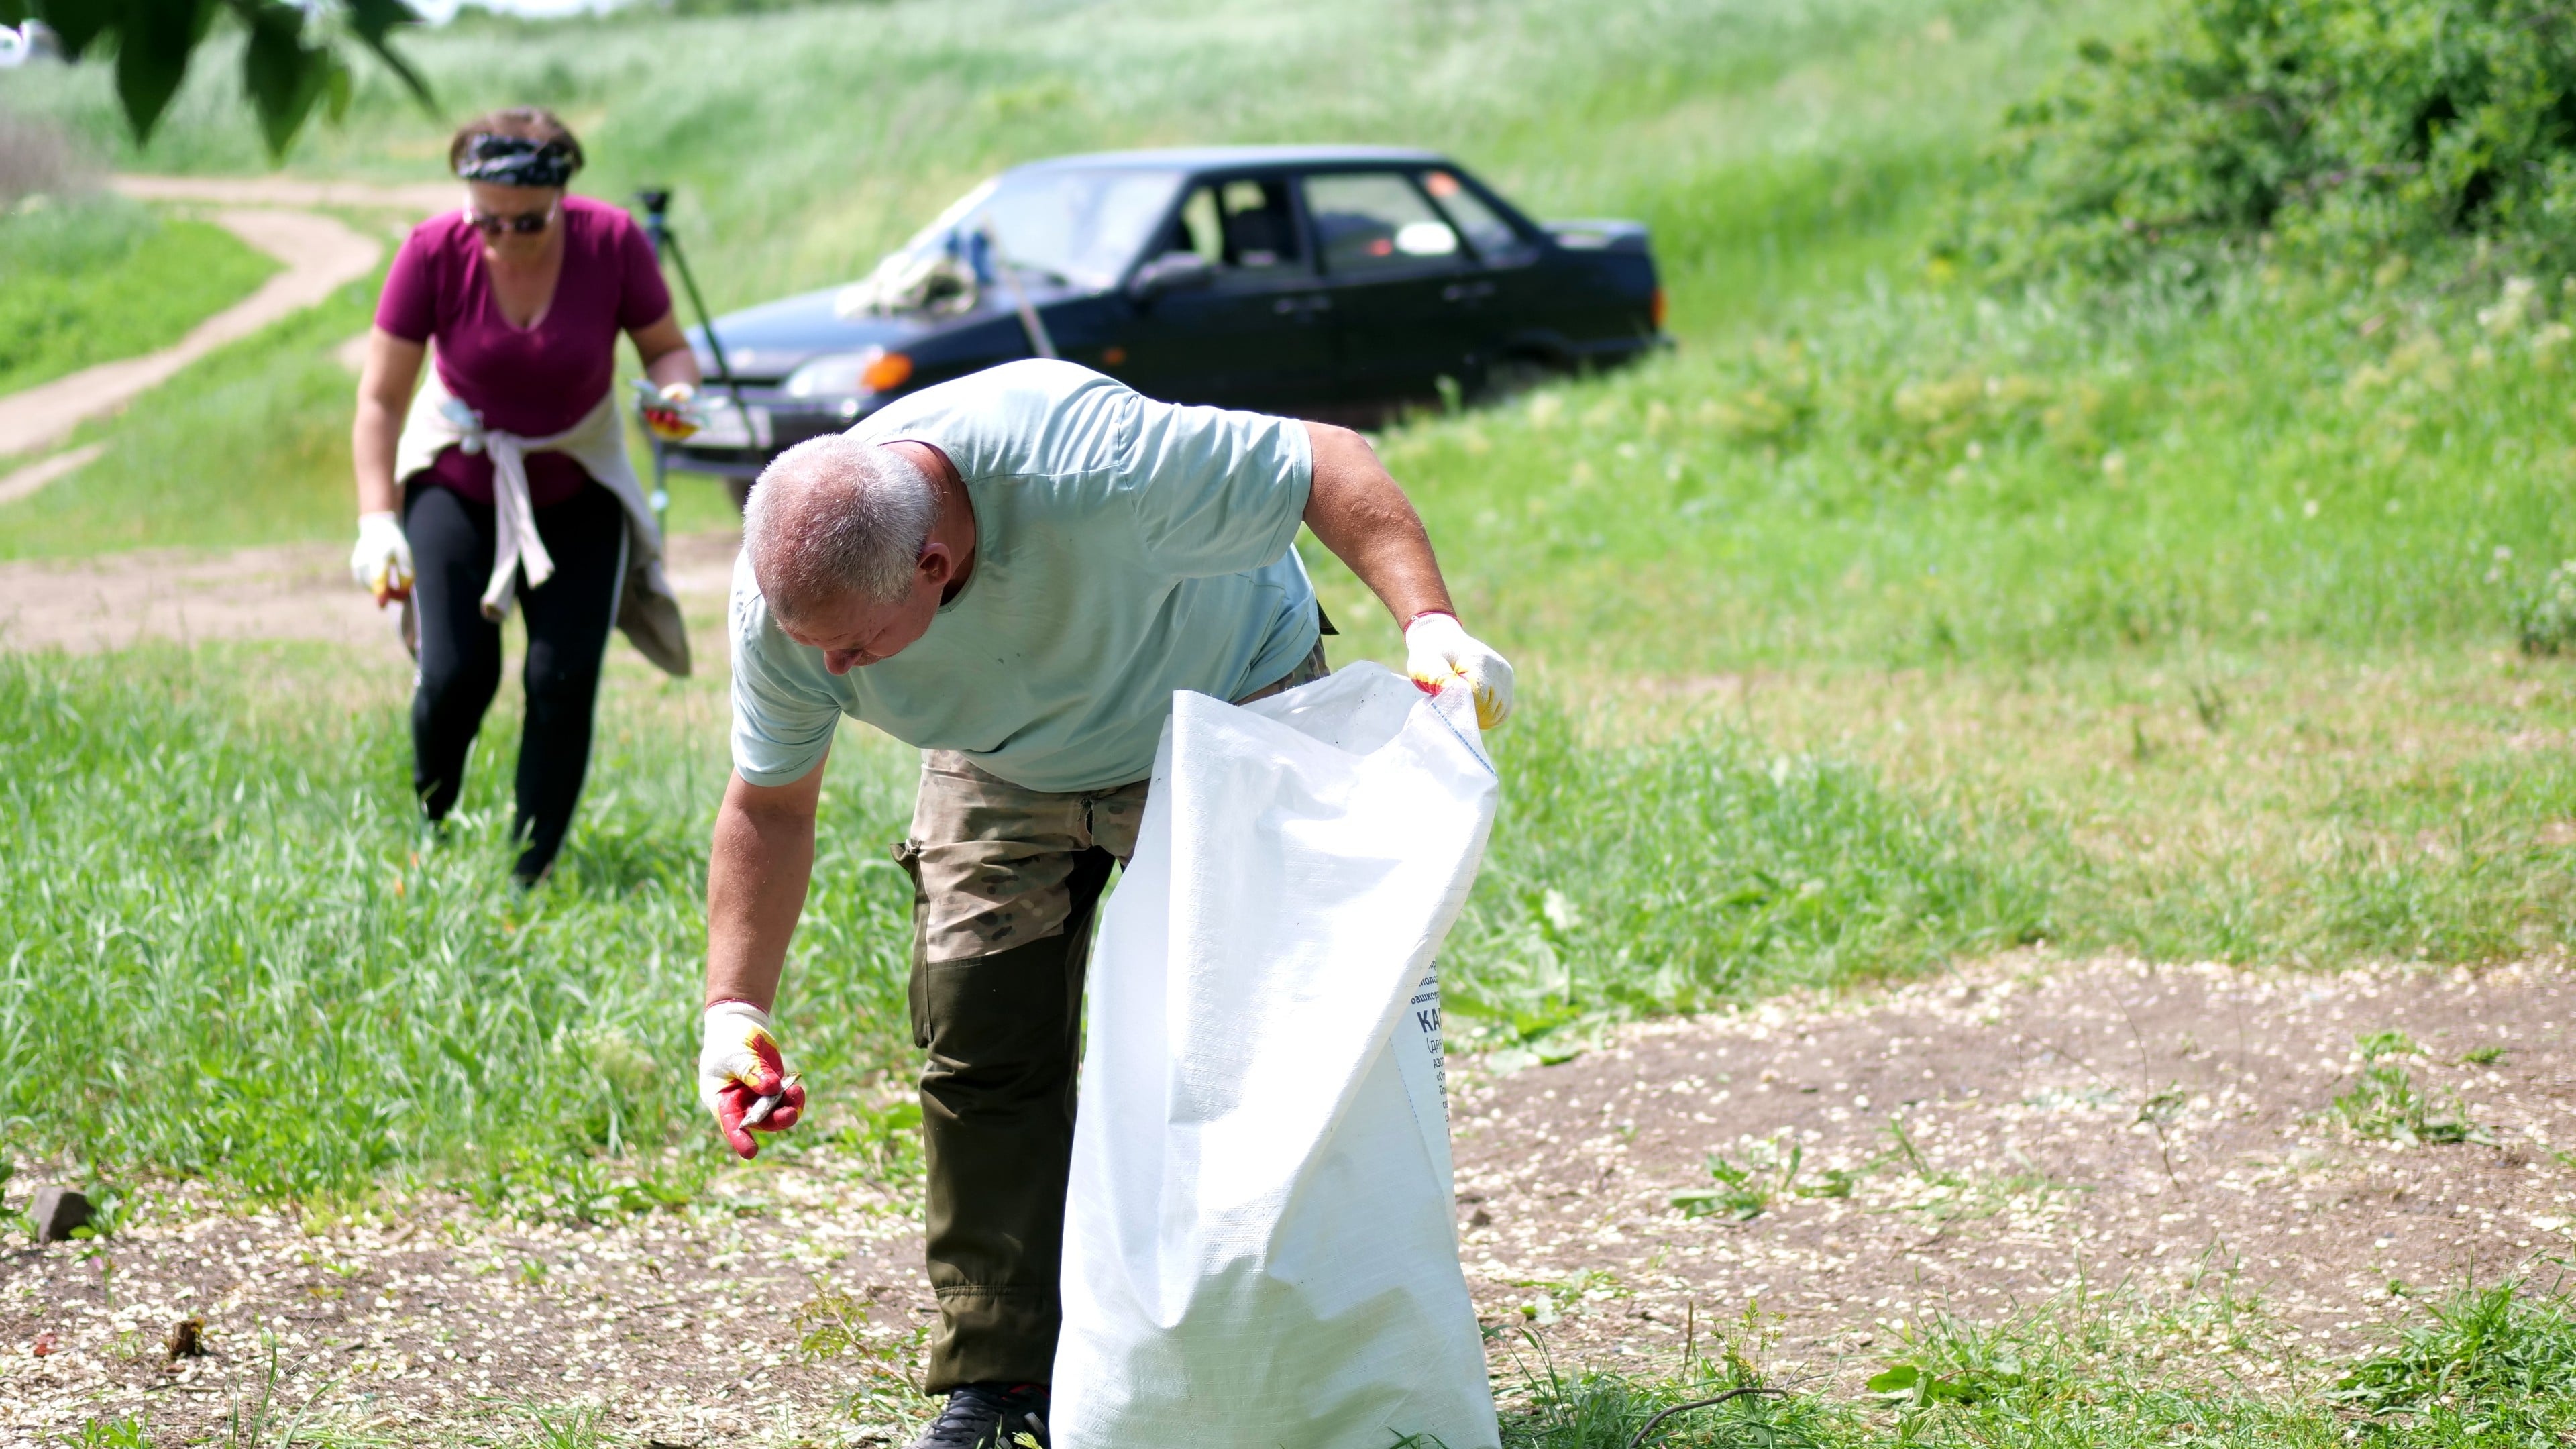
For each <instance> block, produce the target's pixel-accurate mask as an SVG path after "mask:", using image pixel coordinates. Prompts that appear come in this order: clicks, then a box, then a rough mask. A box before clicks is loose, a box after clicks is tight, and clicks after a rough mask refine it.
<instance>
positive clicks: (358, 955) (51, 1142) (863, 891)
mask: <svg viewBox="0 0 2576 1449" xmlns="http://www.w3.org/2000/svg"><path fill="white" fill-rule="evenodd" d="M390 683H391V681H379V682H377V683H374V684H365V683H356V684H353V683H352V682H350V681H348V680H347V679H345V678H340V677H337V671H336V670H335V669H334V667H333V665H332V663H331V662H330V658H329V656H328V655H327V653H324V652H322V651H300V650H291V649H256V648H242V647H235V648H231V649H215V650H208V651H203V652H201V653H199V654H195V655H190V654H183V653H180V652H177V651H152V650H147V651H142V652H138V653H134V654H128V655H123V656H115V657H112V658H109V659H105V660H68V659H63V658H59V657H34V658H30V657H24V656H7V657H0V719H5V720H8V721H10V722H11V727H10V728H9V729H8V730H7V731H5V732H0V832H5V838H6V840H7V842H8V844H7V848H6V849H5V851H0V938H5V939H7V940H8V941H9V942H10V943H11V945H10V948H9V951H8V953H7V956H6V958H5V963H0V1120H7V1121H10V1122H12V1123H14V1124H16V1125H15V1127H14V1128H13V1137H16V1139H17V1141H18V1142H19V1143H20V1144H23V1145H24V1146H25V1147H28V1148H35V1149H40V1150H48V1151H51V1150H63V1149H68V1150H72V1151H76V1152H78V1153H80V1154H81V1155H83V1156H87V1157H93V1158H98V1159H101V1160H104V1161H106V1162H108V1163H110V1164H117V1163H126V1164H133V1165H137V1166H152V1167H158V1168H162V1169H168V1170H176V1171H182V1172H190V1173H203V1174H207V1175H210V1176H213V1177H216V1178H220V1179H224V1180H228V1181H231V1182H234V1183H236V1184H238V1185H240V1186H242V1187H244V1188H247V1189H250V1190H252V1191H255V1192H261V1193H277V1194H305V1193H315V1192H340V1191H348V1190H352V1189H354V1188H357V1187H359V1186H361V1185H363V1184H365V1183H366V1182H368V1181H370V1180H372V1179H373V1178H375V1177H377V1176H379V1175H381V1174H383V1173H386V1172H388V1171H392V1172H394V1173H396V1174H397V1175H401V1176H408V1177H411V1178H414V1179H422V1178H429V1179H442V1178H454V1179H455V1180H458V1181H464V1182H468V1183H483V1184H490V1185H491V1186H490V1187H489V1190H490V1191H493V1192H497V1193H503V1194H505V1195H506V1194H507V1193H509V1192H512V1191H518V1190H520V1189H522V1188H525V1189H527V1190H530V1191H536V1192H539V1193H540V1195H548V1194H551V1195H554V1196H561V1195H562V1193H563V1192H564V1191H566V1189H564V1188H563V1187H562V1186H561V1184H560V1183H558V1182H556V1181H554V1179H553V1178H550V1177H548V1176H547V1174H548V1172H550V1171H553V1170H555V1169H563V1170H566V1171H572V1170H580V1171H589V1172H592V1173H594V1174H595V1173H597V1172H601V1171H606V1172H610V1173H612V1174H613V1173H615V1172H621V1171H622V1172H625V1173H628V1174H630V1175H634V1174H641V1175H642V1176H643V1177H645V1178H651V1177H653V1176H654V1175H655V1174H662V1175H664V1176H668V1175H669V1174H670V1173H672V1172H677V1171H684V1170H690V1169H689V1168H688V1163H689V1162H690V1161H692V1160H698V1159H696V1158H695V1157H694V1156H693V1154H697V1153H700V1152H702V1151H703V1149H704V1143H703V1140H702V1139H705V1138H706V1134H705V1133H704V1132H703V1131H701V1130H699V1128H700V1126H701V1124H700V1123H699V1122H698V1120H697V1119H698V1112H697V1108H696V1105H695V1101H694V1098H693V1095H692V1092H693V1088H692V1087H691V1085H690V1083H689V1081H688V1080H687V1073H686V1068H687V1064H688V1062H689V1061H690V1060H691V1056H692V1046H691V1040H692V1038H691V1031H692V1024H693V1022H694V1019H695V1011H694V1007H695V1003H696V1001H697V999H698V983H699V980H700V977H701V970H702V962H703V959H704V958H703V952H704V946H705V926H704V916H703V906H702V897H701V883H702V881H703V880H704V873H705V859H706V857H705V849H706V846H705V842H706V839H707V834H708V830H709V826H710V824H711V819H712V812H713V808H714V803H715V801H716V799H717V797H718V796H719V794H720V786H721V782H722V780H723V778H724V770H725V763H724V760H723V756H722V753H721V751H722V748H723V733H722V730H721V727H720V713H719V712H720V711H721V709H722V708H723V696H722V695H721V693H720V692H718V691H717V690H714V689H711V688H708V687H706V686H704V685H686V684H683V685H668V686H665V685H656V684H647V683H644V682H642V681H641V680H640V679H631V678H626V677H625V676H623V675H621V676H620V682H619V684H618V686H617V687H616V688H615V689H613V690H612V693H611V697H610V700H609V703H608V707H607V710H606V711H605V713H606V717H607V721H608V723H607V725H606V727H605V728H604V730H603V738H602V740H601V743H600V748H599V751H598V754H597V757H596V760H595V762H594V764H593V766H592V771H591V777H590V778H591V785H590V791H589V796H588V798H587V799H586V800H585V802H584V804H583V808H582V814H581V818H580V822H579V824H578V826H577V828H576V830H575V833H574V835H573V837H572V839H571V841H570V843H569V845H568V847H567V850H566V853H565V855H564V857H563V859H562V861H561V863H560V864H559V865H558V867H557V874H556V878H555V879H554V880H553V881H551V882H550V883H549V884H547V885H546V886H544V887H543V888H541V889H539V890H536V891H534V892H532V893H528V894H524V895H523V894H520V893H518V892H517V891H516V890H515V889H514V888H512V887H510V886H508V885H507V884H505V883H504V882H505V881H506V847H505V843H504V842H503V841H502V840H501V839H500V836H501V833H502V831H503V830H504V829H505V827H506V824H507V821H508V818H509V810H508V804H507V800H506V793H505V792H506V787H505V785H504V784H503V779H504V772H503V771H501V770H499V769H496V768H493V767H492V764H491V761H492V760H493V759H494V757H495V756H497V755H503V754H505V753H506V751H507V750H508V749H509V748H510V745H511V742H512V735H513V732H514V730H515V724H516V722H515V720H513V719H512V718H511V717H510V715H509V712H508V710H507V709H506V707H505V708H504V709H502V710H500V711H497V712H496V715H495V717H494V718H493V719H492V720H491V721H490V722H489V723H487V725H486V727H485V734H484V739H483V743H482V744H480V745H479V746H478V756H477V758H478V763H477V767H476V770H475V773H474V775H473V777H472V782H471V785H470V787H469V790H468V792H467V796H466V799H465V801H464V802H463V806H462V808H461V809H460V811H459V813H458V815H457V816H456V817H455V820H454V822H453V824H452V825H451V827H450V829H449V830H448V831H447V832H446V833H445V834H444V835H443V836H440V837H432V836H427V835H424V834H423V833H422V831H421V829H420V827H419V825H418V824H417V821H416V817H415V815H414V812H413V809H412V807H411V804H410V802H409V799H408V797H407V793H406V788H405V787H406V774H405V772H406V770H407V768H408V751H407V741H406V740H405V739H404V738H403V737H402V734H401V728H402V726H401V716H400V714H399V712H398V711H397V710H396V709H395V708H394V704H395V699H394V697H393V691H392V690H391V689H389V688H386V687H385V686H386V685H389V684H390ZM1533 715H1534V717H1533V718H1532V719H1531V720H1530V722H1529V728H1528V729H1526V730H1524V731H1521V732H1519V733H1516V734H1508V735H1505V736H1502V737H1500V738H1501V741H1502V753H1501V757H1500V763H1501V765H1502V767H1503V769H1504V771H1505V776H1506V783H1507V794H1508V795H1509V797H1510V798H1511V799H1512V800H1513V801H1514V802H1515V803H1514V805H1513V807H1512V808H1513V812H1514V815H1513V819H1512V821H1511V822H1510V824H1509V826H1508V827H1507V828H1506V829H1505V830H1504V831H1502V832H1501V834H1500V836H1499V837H1498V844H1497V847H1496V852H1495V857H1494V861H1493V864H1492V867H1491V868H1490V870H1489V871H1488V874H1487V876H1486V878H1485V879H1484V880H1483V881H1482V882H1481V883H1480V885H1479V887H1478V892H1477V896H1476V899H1475V905H1474V908H1473V912H1472V915H1471V918H1470V923H1469V924H1468V925H1467V926H1465V927H1463V928H1462V929H1461V931H1460V933H1459V937H1458V939H1457V941H1456V943H1455V945H1454V947H1453V950H1452V953H1451V962H1452V971H1451V979H1452V980H1453V982H1454V983H1455V984H1454V987H1453V989H1454V991H1455V993H1456V999H1457V1008H1456V1009H1457V1012H1458V1014H1459V1016H1460V1020H1461V1022H1462V1024H1468V1023H1475V1022H1477V1021H1479V1020H1489V1021H1491V1022H1493V1023H1494V1025H1495V1027H1496V1028H1497V1029H1498V1030H1502V1031H1505V1032H1507V1033H1508V1034H1509V1035H1511V1036H1514V1037H1530V1036H1536V1035H1540V1034H1543V1033H1544V1032H1546V1031H1547V1030H1549V1029H1551V1028H1553V1027H1556V1026H1560V1025H1563V1024H1566V1023H1568V1022H1573V1021H1592V1020H1598V1019H1600V1018H1601V1017H1602V1016H1603V1015H1604V1014H1605V1013H1623V1012H1632V1011H1637V1010H1654V1009H1664V1008H1670V1007H1675V1006H1693V1005H1701V1004H1706V1003H1709V1002H1712V1001H1720V1000H1730V999H1737V998H1740V997H1742V996H1743V995H1746V994H1748V993H1753V992H1758V991H1762V990H1765V989H1774V988H1777V987H1779V986H1781V985H1784V984H1789V983H1793V982H1820V981H1831V980H1838V979H1844V978H1847V977H1850V976H1852V975H1854V974H1862V973H1871V972H1883V971H1892V970H1903V969H1907V968H1909V967H1913V966H1918V965H1921V964H1923V963H1926V962H1929V961H1933V960H1937V959H1939V958H1940V957H1941V956H1942V955H1943V954H1945V953H1947V952H1949V951H1952V950H1955V949H1959V948H1961V947H1963V946H1970V945H1976V944H1983V943H1989V942H2000V941H2008V940H2011V939H2015V938H2016V937H2017V936H2019V935H2021V934H2026V933H2028V932H2029V931H2030V930H2032V929H2033V923H2034V922H2036V921H2037V920H2038V919H2040V916H2041V914H2042V913H2043V912H2044V911H2045V909H2046V900H2047V894H2046V887H2045V885H2044V884H2042V883H2041V882H2039V881H2037V880H2036V879H2034V878H2032V877H2030V876H2029V875H2027V874H2026V873H2025V872H2023V871H2022V870H2021V869H2020V868H2019V867H2018V866H2016V865H2014V864H2012V863H2010V862H2009V861H2007V860H2005V859H2003V858H2002V857H2001V856H2000V855H1999V854H1998V853H1997V852H1996V851H1994V850H1992V849H1990V848H1988V847H1986V846H1984V845H1982V844H1980V843H1979V842H1977V841H1975V840H1973V839H1971V838H1969V837H1968V836H1966V835H1965V834H1964V833H1963V832H1962V831H1961V830H1960V829H1959V828H1958V827H1956V826H1955V825H1954V824H1952V823H1950V822H1949V821H1948V820H1946V819H1945V818H1944V817H1943V816H1941V815H1940V814H1939V813H1938V812H1935V811H1929V810H1926V809H1925V808H1923V807H1921V806H1920V805H1917V804H1915V803H1913V802H1911V801H1908V800H1906V799H1904V798H1902V797H1900V796H1897V795H1894V794H1892V793H1890V792H1889V791H1887V790H1885V789H1883V788H1882V787H1880V786H1879V785H1878V784H1877V783H1876V782H1875V781H1873V780H1872V779H1871V778H1870V776H1869V775H1868V773H1867V772H1866V771H1863V770H1860V769H1856V768H1853V767H1850V766H1837V765H1831V764H1826V763H1822V762H1817V761H1812V760H1800V761H1788V760H1777V761H1767V762H1766V761H1765V760H1763V759H1761V758H1759V757H1757V756H1755V755H1753V754H1752V753H1750V752H1749V748H1748V747H1746V746H1744V745H1742V744H1741V743H1731V742H1727V741H1723V740H1714V741H1709V742H1705V743H1703V742H1685V743H1682V744H1678V745H1667V746H1662V747H1655V748H1643V749H1638V750H1634V751H1631V752H1629V753H1628V754H1626V755H1623V756H1621V757H1619V758H1618V759H1617V760H1615V761H1614V762H1612V763H1611V764H1610V765H1609V766H1608V767H1606V768H1604V767H1599V766H1594V765H1586V764H1582V763H1580V748H1581V747H1580V745H1579V743H1578V742H1577V738H1576V736H1575V733H1574V730H1573V726H1572V724H1571V723H1570V722H1568V721H1567V720H1565V719H1563V718H1561V717H1553V716H1551V715H1550V714H1549V713H1548V712H1547V711H1546V710H1545V709H1543V708H1542V709H1540V710H1538V711H1534V712H1533ZM911 771H912V765H911V761H910V759H909V757H908V756H907V755H906V754H905V753H904V752H902V751H900V750H888V749H885V748H881V747H873V746H871V745H870V744H869V742H868V741H867V740H866V739H865V738H864V737H863V736H861V735H860V734H859V733H858V732H856V731H852V732H851V733H850V734H849V735H848V736H847V737H846V738H845V740H844V743H843V747H842V749H840V750H839V751H837V752H836V757H835V761H834V764H833V774H832V776H831V780H830V784H829V786H828V789H827V794H826V797H825V805H824V818H823V821H822V824H821V831H820V846H821V848H820V852H819V855H818V859H817V862H816V868H815V885H814V890H813V892H812V894H811V896H810V897H809V900H808V904H807V909H806V915H805V924H804V925H803V927H802V928H801V929H800V931H799V933H798V936H797V943H796V950H795V964H794V968H793V970H792V973H791V975H790V978H789V985H788V989H787V993H786V995H785V997H784V1003H785V1006H784V1010H785V1020H786V1022H787V1027H788V1040H789V1041H790V1042H791V1043H792V1044H793V1046H794V1048H795V1050H796V1052H797V1055H798V1059H799V1062H800V1064H801V1065H802V1066H803V1068H804V1069H805V1070H807V1071H809V1072H810V1073H812V1074H813V1075H814V1077H815V1079H816V1082H817V1085H818V1088H820V1089H821V1093H820V1097H819V1098H818V1099H819V1100H823V1101H826V1102H829V1103H831V1104H832V1106H831V1108H830V1109H829V1110H827V1112H826V1113H825V1115H824V1116H823V1117H822V1118H821V1119H820V1120H819V1122H818V1129H819V1130H818V1135H828V1134H830V1133H832V1132H835V1131H837V1130H839V1129H840V1128H841V1127H842V1126H845V1125H849V1124H850V1122H851V1121H853V1120H854V1119H850V1118H847V1117H839V1116H838V1114H842V1113H846V1112H848V1111H849V1110H850V1109H851V1107H852V1105H853V1104H854V1103H857V1102H859V1101H860V1100H862V1099H865V1098H867V1097H868V1096H869V1088H868V1083H869V1080H870V1079H871V1078H872V1076H873V1075H874V1074H875V1073H876V1072H877V1071H878V1070H880V1069H881V1068H884V1067H886V1066H889V1065H892V1064H896V1063H900V1062H905V1061H908V1060H909V1055H910V1053H909V1041H908V1035H909V1034H908V1032H907V1030H906V1022H907V1017H906V1014H905V1008H904V1005H903V990H904V987H903V982H904V971H905V967H906V963H907V962H908V960H909V935H910V933H909V915H910V909H911V887H910V885H909V883H908V882H907V881H906V880H905V879H904V877H903V875H902V873H901V872H900V871H899V870H898V869H897V868H896V867H895V866H894V864H893V862H892V861H891V859H890V858H889V857H888V855H887V852H886V846H887V845H888V844H889V843H890V842H892V841H893V840H895V839H897V838H899V837H900V836H901V834H902V833H903V830H904V828H905V822H906V818H907V816H908V814H909V810H910V789H911V784H912V773H911ZM1605 827H1606V828H1605ZM836 1118H837V1120H836ZM21 1134H23V1135H21ZM671 1147H681V1148H684V1149H686V1151H684V1154H683V1158H682V1159H680V1160H679V1161H678V1163H677V1164H676V1165H674V1164H673V1163H671V1162H666V1161H664V1160H663V1159H662V1157H661V1156H660V1154H661V1153H662V1151H663V1150H664V1149H666V1148H671ZM528 1172H534V1173H535V1174H536V1177H535V1179H534V1180H533V1186H531V1185H530V1184H528V1183H521V1184H518V1186H516V1187H514V1186H513V1181H514V1179H513V1174H519V1175H522V1176H524V1175H525V1174H526V1173H528Z"/></svg>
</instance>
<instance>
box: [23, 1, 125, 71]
mask: <svg viewBox="0 0 2576 1449" xmlns="http://www.w3.org/2000/svg"><path fill="white" fill-rule="evenodd" d="M11 3H17V4H21V5H22V6H23V7H24V10H25V13H26V14H29V15H33V16H35V17H36V18H37V19H39V20H42V21H43V22H45V23H46V24H47V25H50V26H52V27H53V30H54V35H55V37H56V38H57V39H59V40H61V41H62V45H63V54H64V55H65V56H68V57H70V58H71V59H73V60H78V59H80V57H81V52H83V51H85V50H87V49H88V48H89V45H90V42H91V41H94V40H96V39H98V37H99V36H100V34H101V33H103V32H105V31H108V30H112V29H114V28H115V27H116V24H117V21H118V19H119V17H120V16H121V15H122V14H123V13H124V6H123V0H40V3H35V4H26V0H11Z"/></svg>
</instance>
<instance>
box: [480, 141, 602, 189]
mask: <svg viewBox="0 0 2576 1449" xmlns="http://www.w3.org/2000/svg"><path fill="white" fill-rule="evenodd" d="M572 167H573V161H572V148H570V147H568V146H566V145H565V144H564V143H563V142H561V141H547V142H544V143H542V144H540V143H538V142H535V141H531V140H529V139H527V138H526V137H524V136H492V135H482V136H469V137H467V138H466V140H465V154H464V155H463V156H461V157H459V158H458V159H457V162H456V176H457V179H458V180H460V181H488V182H490V183H491V184H493V185H494V186H561V185H563V184H564V183H565V182H567V181H570V180H572Z"/></svg>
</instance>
